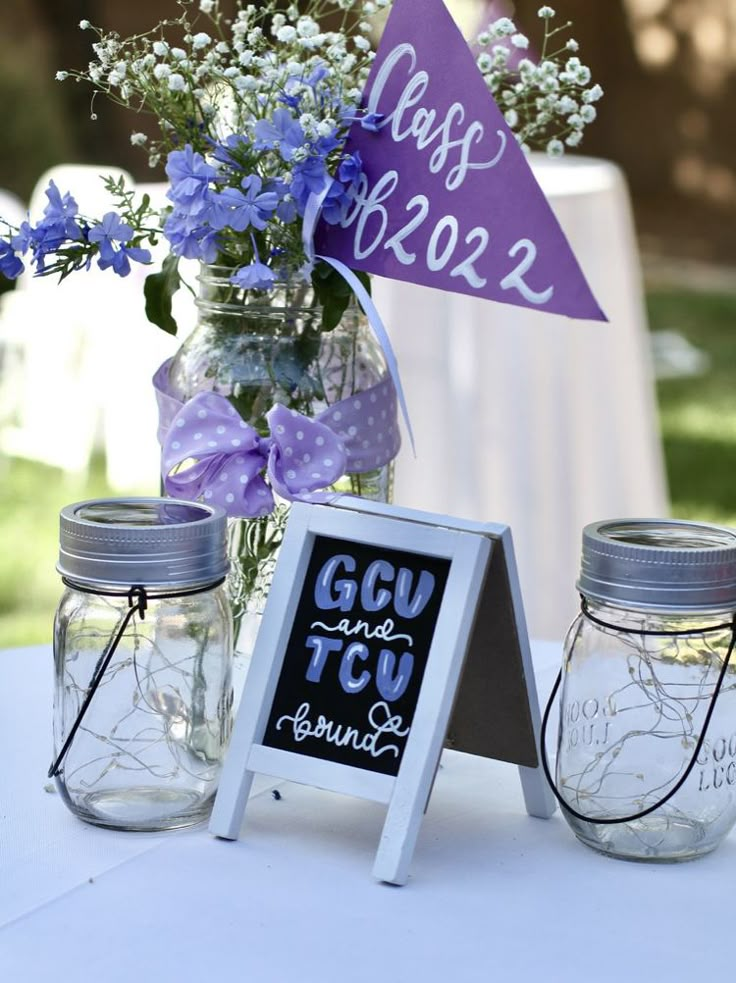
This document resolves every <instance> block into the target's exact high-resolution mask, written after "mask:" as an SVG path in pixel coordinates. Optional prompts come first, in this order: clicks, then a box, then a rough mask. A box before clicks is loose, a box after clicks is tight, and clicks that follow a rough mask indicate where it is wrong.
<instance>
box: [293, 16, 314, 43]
mask: <svg viewBox="0 0 736 983" xmlns="http://www.w3.org/2000/svg"><path fill="white" fill-rule="evenodd" d="M296 30H297V33H298V35H299V37H302V38H313V37H315V36H316V35H317V34H319V24H318V23H317V21H315V20H314V19H313V18H311V17H300V18H299V20H298V21H297V22H296Z"/></svg>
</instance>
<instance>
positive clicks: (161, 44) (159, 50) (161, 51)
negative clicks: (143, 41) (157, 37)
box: [153, 41, 169, 58]
mask: <svg viewBox="0 0 736 983" xmlns="http://www.w3.org/2000/svg"><path fill="white" fill-rule="evenodd" d="M153 53H154V55H158V57H159V58H165V57H166V56H167V55H168V53H169V46H168V44H167V43H166V41H154V42H153Z"/></svg>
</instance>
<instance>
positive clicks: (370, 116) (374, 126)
mask: <svg viewBox="0 0 736 983" xmlns="http://www.w3.org/2000/svg"><path fill="white" fill-rule="evenodd" d="M382 120H383V113H366V114H365V116H361V118H360V125H361V126H362V127H363V129H364V130H369V131H370V132H371V133H378V127H379V124H380V123H381V121H382Z"/></svg>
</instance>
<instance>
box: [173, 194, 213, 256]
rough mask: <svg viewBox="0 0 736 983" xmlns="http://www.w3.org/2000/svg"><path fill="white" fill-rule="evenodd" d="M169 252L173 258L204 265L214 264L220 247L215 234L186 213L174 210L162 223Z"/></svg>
mask: <svg viewBox="0 0 736 983" xmlns="http://www.w3.org/2000/svg"><path fill="white" fill-rule="evenodd" d="M164 235H165V236H166V238H167V240H168V242H169V245H170V246H171V251H172V253H173V254H174V255H175V256H183V257H185V258H186V259H198V260H201V261H202V262H204V263H214V262H215V260H216V259H217V254H218V252H219V247H220V237H219V236H218V234H217V232H216V231H215V230H214V229H212V228H210V227H209V226H207V225H202V223H201V222H200V221H199V220H198V219H197V218H191V217H190V216H189V215H187V214H186V212H181V211H179V210H178V209H176V208H175V209H174V210H173V212H172V213H171V214H170V215H169V217H168V218H167V219H166V222H165V223H164Z"/></svg>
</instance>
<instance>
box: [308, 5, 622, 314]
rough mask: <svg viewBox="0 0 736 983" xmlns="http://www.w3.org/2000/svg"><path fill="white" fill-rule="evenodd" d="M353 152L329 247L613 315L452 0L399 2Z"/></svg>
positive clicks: (342, 255) (557, 306)
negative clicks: (372, 124) (346, 202)
mask: <svg viewBox="0 0 736 983" xmlns="http://www.w3.org/2000/svg"><path fill="white" fill-rule="evenodd" d="M363 108H364V109H365V110H366V112H367V113H369V114H380V118H379V119H378V122H377V125H376V128H375V130H370V129H366V128H365V126H364V125H362V124H361V122H360V121H356V122H355V123H354V124H353V126H352V128H351V130H350V134H349V137H348V142H347V147H346V149H347V151H349V152H350V153H355V152H356V151H358V152H359V153H360V156H361V158H362V161H363V175H362V177H361V179H360V184H359V186H358V188H357V193H356V196H355V199H354V201H353V202H352V204H351V206H350V208H349V210H348V212H347V214H346V216H345V218H344V219H343V221H342V223H341V224H340V225H334V226H331V225H328V224H327V223H325V222H324V221H323V220H321V221H320V223H319V225H318V227H317V234H316V245H317V252H319V253H322V254H323V255H325V256H326V257H331V258H333V259H337V260H340V261H342V262H343V263H345V264H346V265H347V266H349V267H350V268H351V269H356V270H364V271H365V272H367V273H376V274H378V275H380V276H385V277H390V278H392V279H396V280H408V281H409V282H411V283H420V284H424V285H425V286H429V287H438V288H439V289H440V290H450V291H455V292H457V293H464V294H470V295H471V296H476V297H486V298H488V299H489V300H496V301H501V302H502V303H507V304H516V305H518V306H520V307H531V308H537V309H539V310H543V311H548V312H550V313H555V314H566V315H567V316H568V317H574V318H589V319H594V320H599V321H605V320H606V316H605V314H604V313H603V312H602V311H601V309H600V307H599V306H598V303H597V302H596V299H595V297H594V296H593V294H592V292H591V290H590V287H589V286H588V284H587V283H586V280H585V277H584V276H583V274H582V271H581V270H580V266H579V265H578V262H577V260H576V259H575V256H574V254H573V252H572V249H571V248H570V245H569V243H568V241H567V239H566V238H565V235H564V233H563V232H562V229H561V228H560V225H559V223H558V221H557V219H556V218H555V216H554V214H553V213H552V210H551V208H550V206H549V204H548V203H547V200H546V198H545V197H544V194H543V192H542V190H541V189H540V187H539V185H538V184H537V182H536V179H535V178H534V175H533V174H532V171H531V169H530V167H529V164H528V162H527V160H526V157H525V155H524V153H523V151H522V150H521V148H520V147H519V145H518V144H517V142H516V139H515V137H514V135H513V134H512V132H511V130H510V129H509V127H508V126H507V125H506V122H505V120H504V118H503V115H502V113H501V111H500V110H499V108H498V106H497V105H496V103H495V101H494V99H493V97H492V96H491V94H490V92H489V91H488V88H487V87H486V84H485V81H484V80H483V77H482V75H481V73H480V72H479V70H478V68H477V66H476V64H475V60H474V58H473V55H472V53H471V51H470V49H469V48H468V45H467V43H466V41H465V40H464V38H463V37H462V35H461V33H460V31H459V30H458V28H457V26H456V25H455V22H454V21H453V19H452V17H451V16H450V14H449V13H448V11H447V9H446V7H445V5H444V3H443V2H442V0H395V2H394V6H393V10H392V12H391V15H390V17H389V19H388V22H387V24H386V29H385V32H384V35H383V39H382V41H381V44H380V47H379V49H378V53H377V55H376V59H375V61H374V63H373V67H372V70H371V74H370V77H369V79H368V84H367V86H366V93H365V96H364V103H363Z"/></svg>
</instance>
